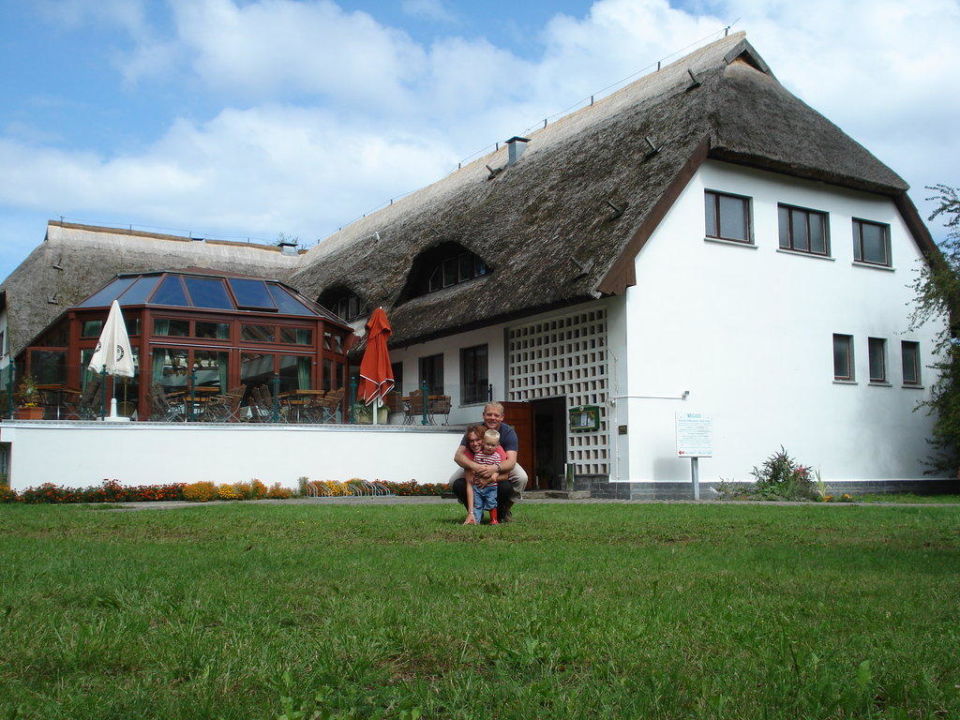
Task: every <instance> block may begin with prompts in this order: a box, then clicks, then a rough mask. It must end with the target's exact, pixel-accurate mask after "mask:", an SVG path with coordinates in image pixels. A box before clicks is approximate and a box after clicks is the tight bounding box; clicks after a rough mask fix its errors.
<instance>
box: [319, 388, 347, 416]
mask: <svg viewBox="0 0 960 720" xmlns="http://www.w3.org/2000/svg"><path fill="white" fill-rule="evenodd" d="M319 404H320V422H322V423H335V422H336V421H337V411H339V410H340V408H341V407H342V406H343V388H340V389H339V390H328V391H327V393H326V395H324V396H323V398H322V399H321V400H319Z"/></svg>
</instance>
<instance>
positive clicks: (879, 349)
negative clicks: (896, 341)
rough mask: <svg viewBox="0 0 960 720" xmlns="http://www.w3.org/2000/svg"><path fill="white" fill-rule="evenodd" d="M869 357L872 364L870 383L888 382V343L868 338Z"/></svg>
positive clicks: (880, 339)
mask: <svg viewBox="0 0 960 720" xmlns="http://www.w3.org/2000/svg"><path fill="white" fill-rule="evenodd" d="M867 355H868V359H869V364H870V382H872V383H885V382H886V381H887V341H886V340H884V339H883V338H867Z"/></svg>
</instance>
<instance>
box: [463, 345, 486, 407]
mask: <svg viewBox="0 0 960 720" xmlns="http://www.w3.org/2000/svg"><path fill="white" fill-rule="evenodd" d="M487 375H488V372H487V346H486V345H476V346H474V347H468V348H462V349H461V350H460V404H461V405H469V404H471V403H481V402H487V401H489V400H490V380H489V378H488V377H487Z"/></svg>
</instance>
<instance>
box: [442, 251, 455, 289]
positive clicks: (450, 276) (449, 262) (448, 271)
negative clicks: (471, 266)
mask: <svg viewBox="0 0 960 720" xmlns="http://www.w3.org/2000/svg"><path fill="white" fill-rule="evenodd" d="M456 284H457V259H456V258H447V259H446V260H444V261H443V286H444V287H450V286H451V285H456Z"/></svg>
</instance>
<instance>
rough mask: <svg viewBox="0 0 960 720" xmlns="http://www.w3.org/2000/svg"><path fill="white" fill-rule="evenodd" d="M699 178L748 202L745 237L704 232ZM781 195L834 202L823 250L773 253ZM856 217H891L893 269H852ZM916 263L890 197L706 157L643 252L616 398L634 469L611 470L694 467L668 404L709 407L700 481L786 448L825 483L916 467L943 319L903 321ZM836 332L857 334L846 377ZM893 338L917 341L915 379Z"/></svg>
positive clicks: (902, 473) (657, 474) (662, 475)
mask: <svg viewBox="0 0 960 720" xmlns="http://www.w3.org/2000/svg"><path fill="white" fill-rule="evenodd" d="M708 189H709V190H717V191H720V192H728V193H733V194H738V195H745V196H749V197H751V198H752V221H753V235H754V243H755V244H754V246H744V245H741V244H736V243H723V242H716V241H709V240H705V239H704V234H705V233H704V191H705V190H708ZM778 203H786V204H790V205H795V206H800V207H804V208H809V209H814V210H820V211H825V212H827V213H829V229H830V247H831V258H830V259H823V258H818V257H814V256H809V255H805V254H799V253H790V252H784V251H780V250H779V235H778V218H777V204H778ZM852 218H859V219H865V220H871V221H876V222H880V223H888V224H889V225H890V231H891V232H890V234H891V238H890V242H891V257H892V268H891V269H881V268H874V267H863V266H859V265H855V264H854V262H853V243H852V233H853V231H852ZM919 262H921V255H920V252H919V250H918V249H917V247H916V245H915V243H914V241H913V240H912V238H911V236H910V233H909V231H908V230H907V228H906V226H905V224H904V223H903V221H902V219H901V218H900V216H899V214H898V212H897V210H896V208H895V206H894V204H893V203H892V202H891V201H890V200H889V199H886V198H883V197H880V196H875V195H870V194H866V193H859V192H855V191H849V190H844V189H840V188H836V187H832V186H828V185H825V184H820V183H814V182H805V181H799V180H794V179H789V178H785V177H784V176H780V175H776V174H773V173H766V172H761V171H753V170H749V169H745V168H740V167H736V166H732V165H728V164H723V163H718V162H712V161H711V162H708V163H706V164H705V165H704V166H703V167H702V168H701V169H700V170H699V171H698V173H697V174H696V176H695V177H694V178H693V180H692V181H691V182H690V183H689V185H688V186H687V188H686V189H685V190H684V191H683V193H682V194H681V195H680V197H679V198H678V200H677V202H676V203H675V205H674V206H673V207H672V208H671V210H670V211H669V213H668V214H667V216H666V217H665V219H664V220H663V222H662V223H661V225H660V226H659V228H658V229H657V230H656V232H655V233H654V235H653V236H652V237H651V238H650V239H649V241H648V242H647V243H646V245H645V246H644V248H643V249H642V250H641V252H640V253H639V255H638V257H637V259H636V279H637V281H636V285H635V286H634V287H631V288H630V289H629V290H628V292H627V297H626V305H625V322H624V326H625V332H626V336H627V341H626V352H625V355H626V362H627V363H628V368H629V371H628V379H627V387H628V390H627V392H626V393H624V394H625V395H627V396H628V397H621V398H619V399H615V402H617V403H619V404H620V407H619V408H618V410H617V413H618V416H619V417H620V418H621V420H622V419H623V418H624V417H626V418H627V424H628V440H627V441H626V442H627V445H628V447H629V465H627V464H626V463H621V464H620V465H619V471H618V472H617V473H616V475H617V477H615V478H611V479H617V480H631V481H661V482H662V481H688V480H689V477H690V464H689V462H688V461H686V460H681V459H679V458H677V457H676V446H675V429H674V427H675V426H674V416H675V413H676V412H677V411H698V412H704V413H709V414H711V415H712V416H713V418H714V423H715V455H714V457H713V458H710V459H704V460H702V461H701V463H700V472H701V479H703V480H708V481H709V480H718V479H721V478H723V479H727V480H737V481H744V480H750V479H751V477H750V470H751V468H752V467H753V466H754V465H759V464H760V463H761V462H762V461H763V459H765V458H766V457H767V456H769V455H770V454H771V453H772V452H774V451H776V450H777V449H779V447H780V446H781V445H783V446H784V447H786V449H787V450H788V451H789V452H790V453H791V454H792V455H793V456H794V457H796V458H797V459H798V460H799V461H800V462H802V463H805V464H808V465H812V466H814V467H815V468H820V469H821V470H822V474H823V478H824V479H825V480H871V479H878V480H879V479H909V478H920V477H922V473H923V466H922V464H921V460H922V458H924V457H925V456H926V455H927V452H928V448H927V445H926V439H927V438H928V437H929V436H930V429H931V425H932V421H931V419H930V418H929V417H928V416H927V415H926V414H925V413H923V412H922V411H919V412H913V409H914V407H915V406H916V405H917V403H918V402H919V401H921V400H924V399H927V398H928V397H929V388H930V385H931V383H932V381H933V380H934V377H933V374H932V370H930V369H929V367H927V366H929V364H930V362H931V352H932V349H933V344H934V336H935V334H936V327H933V326H932V324H928V326H926V327H923V328H921V329H919V330H916V331H912V330H910V329H909V319H908V315H909V307H908V305H909V303H910V302H911V300H912V298H913V292H912V290H911V289H910V288H909V287H908V286H909V285H910V283H911V281H912V279H913V277H914V273H915V269H916V267H917V265H918V263H919ZM834 333H841V334H847V335H852V336H853V338H854V341H853V342H854V357H855V364H856V382H855V384H840V383H837V382H835V381H834V372H833V334H834ZM868 337H877V338H885V339H886V341H887V367H888V373H887V374H888V378H889V385H886V386H884V385H874V384H871V383H870V382H869V380H868V378H869V374H868V354H867V338H868ZM902 340H911V341H918V342H919V343H920V353H921V363H922V365H923V366H924V368H923V378H922V383H923V387H922V388H920V389H917V388H912V387H903V385H902V374H901V373H902V368H901V361H900V343H901V341H902ZM615 343H616V339H615V338H614V337H611V346H614V347H615V346H616V345H615ZM685 392H689V395H688V396H687V397H686V399H681V398H683V397H684V393H685ZM624 404H625V405H626V409H625V408H624V407H623V405H624Z"/></svg>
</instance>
